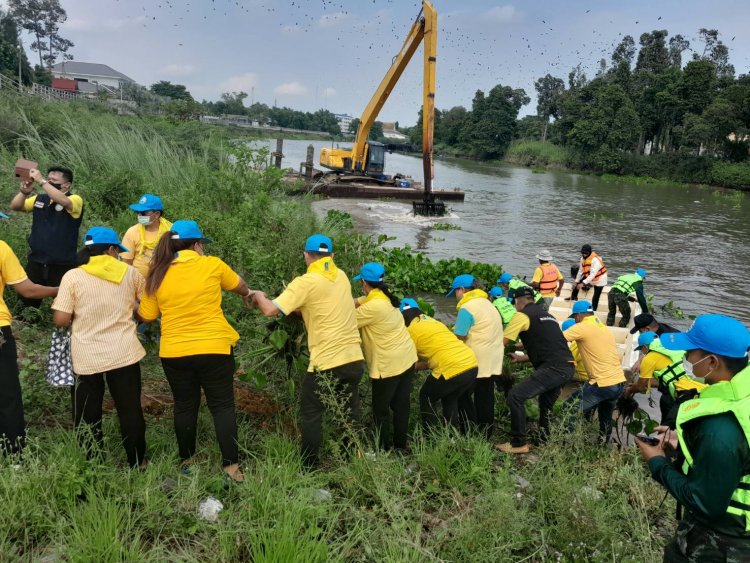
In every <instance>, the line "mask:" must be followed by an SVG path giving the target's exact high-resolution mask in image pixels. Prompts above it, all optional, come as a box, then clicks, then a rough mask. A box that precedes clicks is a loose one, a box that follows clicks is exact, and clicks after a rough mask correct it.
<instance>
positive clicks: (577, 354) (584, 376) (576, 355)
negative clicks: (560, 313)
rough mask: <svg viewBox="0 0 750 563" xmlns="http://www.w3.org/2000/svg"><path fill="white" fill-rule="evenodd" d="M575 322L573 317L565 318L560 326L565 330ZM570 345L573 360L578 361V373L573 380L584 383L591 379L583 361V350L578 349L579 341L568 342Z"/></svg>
mask: <svg viewBox="0 0 750 563" xmlns="http://www.w3.org/2000/svg"><path fill="white" fill-rule="evenodd" d="M575 324H576V322H575V321H574V320H573V319H565V322H563V324H562V325H561V326H560V328H561V329H562V331H563V332H565V331H566V330H568V329H569V328H570V327H572V326H573V325H575ZM568 346H570V353H571V354H573V360H575V363H576V373H575V376H574V377H573V381H575V382H576V383H579V384H581V385H582V384H584V383H585V382H587V381H588V380H589V372H587V371H586V365H585V364H584V363H583V358H581V351H580V350H579V349H578V343H577V342H568Z"/></svg>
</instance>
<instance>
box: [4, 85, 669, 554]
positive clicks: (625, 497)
mask: <svg viewBox="0 0 750 563" xmlns="http://www.w3.org/2000/svg"><path fill="white" fill-rule="evenodd" d="M0 122H2V123H3V124H4V127H3V128H2V129H0V166H2V168H3V169H4V170H9V169H10V168H11V166H12V164H13V162H14V161H15V159H16V158H17V157H18V156H21V155H23V156H26V157H29V158H35V159H37V160H38V161H39V162H40V164H41V165H42V167H44V166H47V165H50V164H52V163H58V162H59V163H64V164H69V165H70V166H71V167H72V168H73V169H74V171H75V174H76V183H75V186H76V190H77V191H79V192H80V193H82V194H83V196H84V198H85V201H86V205H87V208H86V215H85V225H84V228H87V227H89V226H91V225H94V224H101V223H104V224H108V225H111V226H113V227H114V228H116V230H118V231H119V232H120V233H122V232H123V231H124V230H125V228H126V227H128V226H129V225H131V224H132V222H133V216H132V212H130V211H128V210H127V204H128V203H130V202H132V201H135V200H136V198H137V197H138V196H140V194H141V193H143V192H145V191H150V192H154V193H157V194H159V195H160V196H162V198H163V199H164V202H165V205H166V211H167V213H166V216H167V217H168V218H171V219H178V218H193V219H196V220H197V221H198V222H199V223H200V224H201V226H202V227H203V229H204V231H205V232H206V233H207V234H208V235H209V236H211V237H212V238H214V239H215V240H216V243H214V244H213V245H211V248H210V252H211V253H212V254H216V255H219V256H221V257H222V258H223V259H224V260H226V261H227V262H228V263H229V264H230V265H232V266H233V267H234V268H235V269H237V270H238V271H239V272H241V273H242V275H243V276H244V277H245V278H246V279H247V280H248V282H249V284H250V285H251V286H252V287H260V288H262V289H264V290H266V291H268V292H269V293H274V292H277V291H279V290H280V289H281V288H282V286H283V283H284V282H285V281H288V280H289V279H291V278H292V277H293V276H294V275H297V274H299V273H301V272H302V271H303V269H304V263H303V261H302V259H301V258H302V257H301V251H300V249H301V248H302V245H303V241H304V239H305V237H306V236H308V235H309V234H310V233H311V232H314V231H315V230H319V229H320V230H324V231H325V232H327V233H329V234H331V235H332V236H333V238H334V243H335V245H336V260H337V262H338V263H339V265H340V266H341V267H342V268H343V269H344V271H346V272H347V273H350V272H351V273H353V272H355V271H356V270H357V269H358V268H359V267H360V265H361V264H362V263H363V262H365V261H368V260H373V259H375V260H382V261H384V262H385V263H386V266H387V268H388V270H389V281H391V283H392V285H393V286H394V287H395V288H396V290H397V291H398V292H400V293H402V294H406V293H410V294H412V293H414V292H417V291H420V292H441V293H442V292H444V291H445V290H446V288H447V287H449V285H450V282H451V280H452V278H453V276H455V275H456V274H458V273H462V272H471V273H473V274H474V275H475V276H477V277H478V278H480V279H481V280H483V281H484V282H486V283H488V284H492V283H493V282H494V280H495V279H496V278H497V276H498V275H499V274H500V272H501V269H500V268H499V267H498V266H493V265H486V264H476V263H471V262H468V261H464V260H451V261H445V260H441V261H438V262H432V261H430V260H428V259H427V258H425V257H424V256H423V255H422V254H420V253H418V252H415V251H412V250H411V249H409V248H396V249H386V248H384V247H383V243H384V242H386V240H387V239H386V237H385V236H381V237H379V238H377V239H373V238H371V237H366V236H363V235H360V234H357V233H354V232H352V231H351V218H350V217H349V216H347V215H346V214H344V213H340V212H334V213H331V214H329V215H328V217H327V218H326V220H325V222H324V224H322V225H321V224H319V223H317V222H316V220H315V218H314V215H313V213H312V211H311V209H310V206H309V202H308V200H306V199H304V198H291V197H288V196H286V194H285V193H284V192H283V184H282V183H281V182H280V181H279V172H278V171H276V170H274V169H272V168H268V167H266V165H265V164H266V162H267V154H266V152H265V151H257V150H251V149H248V148H247V147H245V146H243V145H236V144H233V143H231V142H229V141H228V140H227V139H226V137H225V134H224V133H222V132H221V130H220V129H219V128H210V127H209V128H206V129H202V128H201V129H197V127H199V126H200V124H197V123H186V124H179V125H175V124H172V123H170V122H168V121H152V120H143V119H140V118H124V117H119V118H118V117H116V116H113V115H111V114H109V113H107V112H106V111H103V110H102V109H100V108H98V107H97V106H92V107H87V106H86V105H81V104H64V103H59V104H46V103H42V102H34V101H29V100H12V99H8V98H3V97H0ZM197 132H200V133H201V134H199V135H196V133H197ZM230 155H231V156H232V157H233V158H229V157H230ZM16 189H17V186H16V183H15V179H14V178H12V176H10V175H5V176H3V177H2V179H1V180H0V196H1V197H3V198H5V199H6V200H7V199H9V198H10V197H11V194H12V193H13V192H14V191H15V190H16ZM28 221H29V218H28V217H27V216H20V215H17V214H14V215H13V216H12V218H11V219H10V220H8V221H2V222H0V238H2V239H3V240H5V241H7V242H8V243H9V244H11V246H12V247H13V248H14V249H15V250H16V252H17V253H18V254H19V255H20V256H23V255H24V253H25V247H26V242H25V236H26V232H27V228H28ZM6 297H7V298H8V301H9V303H10V305H11V307H12V308H13V309H14V310H15V311H16V312H17V311H18V303H17V301H16V299H15V298H14V296H13V294H12V292H8V291H6ZM225 311H226V313H227V315H228V317H229V318H230V320H231V322H232V323H233V325H234V326H236V327H237V329H238V330H239V332H240V334H241V335H242V340H241V341H240V346H239V348H238V350H237V357H238V360H239V364H240V366H239V370H238V379H239V380H240V381H238V382H237V383H236V400H237V407H238V411H239V418H240V444H241V447H242V449H243V451H244V454H245V455H244V465H245V469H246V475H247V477H248V482H247V483H246V484H245V485H243V486H236V487H231V488H229V489H225V488H224V486H223V482H222V479H221V477H220V472H219V470H218V466H219V463H218V455H219V453H218V449H217V448H216V445H215V440H214V435H213V428H212V424H211V420H210V417H209V415H208V413H207V411H205V409H204V410H203V411H202V413H201V417H200V420H199V438H198V444H199V452H198V454H197V456H196V458H197V463H196V464H195V466H194V469H193V474H192V475H190V476H184V475H179V474H178V473H177V463H178V460H177V455H176V447H175V443H174V442H175V441H174V435H173V430H172V424H171V394H170V392H169V387H168V385H167V383H166V381H165V379H164V376H163V373H162V370H161V367H160V366H159V363H158V359H157V358H156V357H155V354H154V350H153V349H152V350H151V351H150V352H151V353H150V354H149V356H147V358H146V360H144V362H143V379H144V401H145V403H146V407H145V410H146V413H147V441H148V445H149V455H150V458H151V465H150V466H149V467H148V469H147V470H146V471H144V472H138V471H132V470H129V469H126V468H125V459H124V452H123V451H122V448H121V446H120V444H119V431H118V429H117V423H116V419H115V417H114V415H113V414H109V415H107V416H106V417H105V435H106V437H107V442H106V448H105V451H104V455H103V459H102V460H99V459H94V460H90V461H89V460H86V459H85V458H84V457H83V455H82V453H81V451H80V450H79V449H78V447H77V446H76V442H75V438H74V435H73V432H72V431H71V430H70V426H71V423H70V413H69V405H68V402H69V393H68V391H67V390H65V389H55V388H52V387H50V386H48V385H47V383H46V382H45V381H44V373H43V369H44V368H43V366H44V365H45V359H46V354H47V348H48V342H49V338H50V319H49V316H50V313H49V308H48V306H46V307H45V308H43V309H42V310H41V314H40V315H39V316H38V318H35V322H33V323H30V322H27V321H26V320H24V319H23V318H21V319H17V321H16V322H15V324H14V332H15V334H16V337H17V339H18V342H19V350H20V362H19V363H20V367H21V379H22V385H23V389H24V399H25V404H26V411H27V421H28V423H29V436H30V443H29V446H28V448H27V451H26V453H25V455H24V458H23V460H18V459H10V458H3V459H0V502H2V505H3V510H2V511H0V550H1V552H2V553H5V554H6V555H5V558H7V559H9V560H39V559H42V558H47V559H58V560H69V561H121V560H129V561H133V560H137V561H165V560H169V561H199V560H206V559H210V560H212V561H238V560H239V561H243V560H244V561H248V560H251V561H265V562H274V561H278V562H286V561H293V560H302V559H304V560H305V561H321V562H322V561H415V562H416V561H420V562H421V561H469V560H470V561H477V562H484V561H488V562H489V561H502V560H529V561H581V560H590V561H611V560H617V561H633V562H641V561H653V560H656V559H657V558H658V557H659V552H660V550H661V546H662V545H663V543H664V538H665V536H666V535H668V534H669V533H670V532H671V529H672V526H673V521H672V520H671V517H670V514H672V513H673V512H674V510H673V505H671V504H670V503H667V505H665V506H661V505H660V503H661V500H662V498H663V494H662V492H661V490H660V489H659V487H658V486H657V485H656V484H655V483H653V482H652V481H651V480H650V479H649V478H648V476H647V473H646V471H645V470H644V468H643V466H642V464H641V462H640V461H639V459H638V458H637V455H636V453H635V452H634V451H633V450H632V449H625V450H622V451H619V450H615V449H603V448H600V447H598V446H596V445H595V436H596V429H595V428H593V427H592V426H588V425H584V426H583V427H582V428H580V429H579V430H578V431H577V432H576V433H575V434H572V435H567V434H565V433H563V432H560V430H559V429H558V431H557V432H558V433H556V434H555V435H554V436H553V437H552V439H551V441H550V443H549V445H546V446H544V447H540V448H538V449H537V450H535V452H534V453H533V454H532V455H530V456H525V457H524V458H523V459H510V458H508V457H507V456H504V455H501V454H499V453H497V452H495V451H494V450H493V449H492V447H491V445H490V444H488V443H487V442H486V441H485V440H483V439H480V438H478V437H476V436H469V437H464V436H459V435H455V434H453V433H448V432H446V433H443V434H438V435H435V436H433V437H430V438H426V437H424V436H421V434H420V432H419V431H418V429H416V428H415V429H414V438H413V440H412V443H411V446H412V450H411V452H410V453H408V454H403V455H397V454H385V453H375V454H371V453H369V451H370V450H371V448H372V446H371V439H370V438H369V437H367V436H359V437H358V438H357V441H356V446H357V450H358V451H360V452H364V453H365V455H362V456H361V457H359V456H354V457H352V458H351V459H347V458H346V457H345V454H344V453H343V452H341V451H339V450H338V448H337V446H336V443H337V441H338V440H336V438H337V437H338V436H339V434H338V433H337V432H336V431H335V426H334V425H333V424H330V423H331V422H334V421H336V420H338V419H340V418H341V408H340V407H339V406H338V405H337V404H336V402H335V400H333V399H332V398H329V399H327V400H328V401H330V403H329V404H330V406H331V416H330V417H329V418H330V420H329V421H328V422H327V423H326V432H327V439H326V445H325V452H324V454H325V455H324V459H325V467H324V469H323V470H322V471H318V472H314V473H302V472H301V462H300V458H299V455H298V450H297V447H298V446H297V438H296V429H295V426H294V421H295V419H296V416H295V414H296V405H297V398H296V392H297V390H296V386H295V382H296V381H297V380H298V375H297V369H299V366H298V365H297V363H298V362H295V360H298V359H299V357H300V356H301V355H302V354H304V346H303V345H302V343H303V342H304V339H303V338H302V337H303V332H302V330H301V327H300V326H299V325H298V324H294V323H293V321H291V320H285V321H282V322H281V323H275V324H271V325H270V326H269V325H268V324H267V320H266V319H265V318H262V317H261V316H260V315H259V314H258V313H257V312H256V311H253V310H248V309H244V308H243V307H242V306H241V303H240V300H239V299H238V298H236V297H235V296H233V295H227V296H225ZM422 377H424V374H422V375H421V376H420V377H418V378H417V381H415V391H414V397H415V398H416V393H417V391H416V390H417V389H418V387H419V383H420V380H421V378H422ZM258 386H264V390H263V391H260V390H258ZM361 389H362V394H363V411H364V413H366V417H369V411H370V408H369V405H370V398H369V385H367V384H366V383H365V382H363V385H362V387H361ZM107 411H108V412H110V413H111V405H109V403H107ZM415 412H416V410H415ZM415 418H416V417H415ZM500 420H501V421H506V420H507V412H501V414H500ZM365 422H366V423H369V420H368V419H367V418H366V420H365ZM415 426H416V421H415ZM505 432H506V429H505V428H502V429H501V433H502V435H503V436H504V433H505ZM208 496H213V497H215V498H217V499H219V500H220V501H221V502H222V503H223V505H224V509H223V510H222V511H221V512H220V514H219V516H218V521H217V522H213V523H212V522H208V521H205V520H203V519H201V518H200V517H199V515H198V504H199V502H200V501H201V500H202V499H205V498H206V497H208ZM300 554H303V555H300Z"/></svg>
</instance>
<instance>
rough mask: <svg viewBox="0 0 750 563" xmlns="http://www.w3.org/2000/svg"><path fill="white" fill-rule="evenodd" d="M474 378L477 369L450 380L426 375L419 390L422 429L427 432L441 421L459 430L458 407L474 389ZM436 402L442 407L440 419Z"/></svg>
mask: <svg viewBox="0 0 750 563" xmlns="http://www.w3.org/2000/svg"><path fill="white" fill-rule="evenodd" d="M476 378H477V368H471V369H469V370H466V371H464V372H462V373H459V374H458V375H456V376H454V377H451V378H450V379H445V378H444V377H440V379H436V378H434V377H433V376H432V375H428V376H427V378H426V379H425V381H424V384H423V385H422V388H421V389H420V390H419V410H420V414H421V415H422V426H423V428H424V429H425V430H429V429H430V428H431V427H433V426H434V425H435V424H437V423H439V422H440V421H441V420H442V421H443V422H447V423H448V424H451V425H453V426H454V427H456V428H460V417H459V415H458V405H459V403H462V404H466V403H465V401H466V398H465V395H469V394H470V393H471V392H472V390H473V389H474V381H475V380H476ZM438 402H440V403H441V404H442V407H443V416H442V418H441V417H440V415H438V412H437V405H438Z"/></svg>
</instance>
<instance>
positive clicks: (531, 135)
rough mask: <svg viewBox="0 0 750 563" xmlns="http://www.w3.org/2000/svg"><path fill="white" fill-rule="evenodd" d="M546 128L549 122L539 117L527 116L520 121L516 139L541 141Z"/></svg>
mask: <svg viewBox="0 0 750 563" xmlns="http://www.w3.org/2000/svg"><path fill="white" fill-rule="evenodd" d="M546 128H547V122H546V121H544V120H543V119H542V118H541V117H539V116H538V115H526V116H524V117H522V118H521V119H519V120H518V124H517V125H516V139H523V140H526V141H541V140H542V134H543V133H544V132H545V129H546Z"/></svg>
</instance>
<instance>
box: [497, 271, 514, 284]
mask: <svg viewBox="0 0 750 563" xmlns="http://www.w3.org/2000/svg"><path fill="white" fill-rule="evenodd" d="M512 279H513V276H511V275H510V274H509V273H508V272H505V273H504V274H503V275H502V276H500V277H499V278H497V283H508V282H510V280H512Z"/></svg>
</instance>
